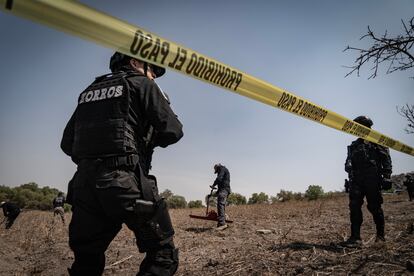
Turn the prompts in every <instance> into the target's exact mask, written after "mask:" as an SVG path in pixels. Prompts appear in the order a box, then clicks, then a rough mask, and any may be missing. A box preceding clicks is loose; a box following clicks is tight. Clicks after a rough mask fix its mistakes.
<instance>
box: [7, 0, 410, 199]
mask: <svg viewBox="0 0 414 276" xmlns="http://www.w3.org/2000/svg"><path fill="white" fill-rule="evenodd" d="M80 2H81V3H83V4H86V5H88V6H90V7H93V8H95V9H97V10H100V11H103V12H105V13H108V14H111V15H112V16H115V17H117V18H120V19H122V20H125V21H127V22H129V23H131V24H133V25H137V26H139V27H141V28H144V29H146V30H148V31H150V32H152V33H155V34H157V35H159V36H161V37H163V38H165V39H168V40H170V41H173V42H176V43H178V44H181V45H183V46H185V47H188V48H191V49H193V50H195V51H197V52H199V53H201V54H203V55H206V56H209V57H211V58H214V59H216V60H218V61H220V62H222V63H224V64H227V65H230V66H232V67H234V68H237V69H238V70H240V71H242V72H245V73H247V74H250V75H252V76H254V77H257V78H259V79H262V80H264V81H266V82H269V83H271V84H273V85H276V86H278V87H281V88H283V89H286V90H288V91H289V92H292V93H294V94H295V95H298V96H300V97H303V98H305V99H307V100H310V101H311V102H313V103H315V104H317V105H320V106H322V107H324V108H327V109H329V110H331V111H334V112H337V113H339V114H341V115H343V116H345V117H347V118H350V119H353V118H355V117H357V116H359V115H367V116H369V117H370V118H371V119H372V120H373V121H374V126H373V128H374V129H375V130H377V131H379V132H381V133H383V134H385V135H387V136H389V137H391V138H394V139H396V140H399V141H401V142H403V143H405V144H408V145H410V146H414V135H413V134H411V135H409V134H406V133H405V132H404V128H405V127H406V125H407V122H406V120H405V119H404V118H403V117H402V116H401V115H399V114H398V113H397V111H396V106H402V105H405V104H406V103H409V104H413V103H414V80H413V79H412V78H410V77H411V76H413V75H414V72H413V70H411V71H405V72H396V73H393V74H388V75H387V74H385V70H384V69H382V70H381V71H380V72H379V75H378V77H377V78H375V79H370V80H368V77H369V75H370V71H369V67H370V66H366V67H365V68H364V69H363V70H362V71H361V76H360V77H357V76H356V75H352V76H349V77H346V78H345V75H346V73H347V72H348V69H347V68H345V67H344V66H347V65H348V66H349V65H352V64H353V61H354V59H355V58H356V57H357V53H356V52H350V51H347V52H343V50H344V49H345V47H346V46H347V45H351V46H355V47H369V45H370V43H369V41H368V40H359V38H360V37H361V36H362V35H364V34H365V33H366V30H367V26H368V25H369V26H370V27H371V29H372V30H373V31H374V32H377V33H380V34H382V33H383V32H384V31H385V30H387V31H388V33H389V34H391V35H393V34H399V33H401V32H402V25H401V19H404V20H408V19H410V18H411V17H412V16H413V15H414V14H413V13H412V12H413V11H414V2H413V1H412V0H397V1H387V0H367V1H358V0H351V1H328V0H315V1H305V0H293V1H247V0H228V1H216V0H211V1H184V0H176V1H168V0H160V1H139V2H138V1H133V0H124V1H110V0H99V1H98V0H82V1H80ZM0 35H1V43H0V61H1V63H0V64H1V65H0V83H1V90H0V95H1V100H0V185H6V186H11V187H14V186H18V185H21V184H24V183H28V182H36V183H37V184H38V185H39V186H50V187H55V188H58V189H60V190H62V191H66V189H67V183H68V181H69V180H70V179H71V177H72V175H73V173H74V172H75V170H76V166H75V165H74V164H73V163H72V162H71V160H70V158H69V157H68V156H66V155H65V154H64V153H63V152H62V151H61V150H60V140H61V138H62V133H63V129H64V127H65V125H66V123H67V121H68V119H69V117H70V116H71V114H72V112H73V111H74V109H75V107H76V100H77V97H78V95H79V93H81V92H82V91H83V90H84V89H85V88H86V87H87V86H88V85H89V84H90V82H92V81H93V79H94V78H95V77H96V76H98V75H102V74H105V73H107V72H108V70H109V69H108V64H109V58H110V56H111V55H112V53H113V50H111V49H107V48H104V47H102V46H99V45H96V44H94V43H92V42H89V41H85V40H82V39H80V38H77V37H74V36H70V35H67V34H65V33H62V32H59V31H56V30H53V29H50V28H49V27H46V26H43V25H39V24H37V23H34V22H31V21H28V20H26V19H22V18H19V17H16V16H13V15H9V14H5V13H0ZM157 83H158V84H159V86H160V87H161V88H162V89H163V90H164V91H165V92H167V93H168V95H169V97H170V100H171V103H172V108H173V110H174V111H175V113H176V114H177V115H178V117H179V119H180V120H181V122H182V123H183V125H184V137H183V138H182V139H181V140H180V141H179V142H178V143H177V144H174V145H171V146H170V147H168V148H165V149H162V148H157V149H156V151H155V154H154V157H153V170H152V173H153V174H154V175H156V176H157V178H158V185H159V190H160V191H163V190H165V189H169V190H171V191H172V192H173V193H174V194H178V195H182V196H184V197H185V198H186V199H187V201H188V200H198V199H203V198H204V196H205V195H206V194H207V193H209V187H208V186H209V185H211V184H212V183H213V181H214V179H215V175H214V173H213V165H214V164H215V163H219V162H220V163H221V164H224V165H225V166H226V167H227V168H228V169H229V170H230V174H231V187H232V191H233V192H237V193H240V194H242V195H244V196H246V197H247V198H248V197H250V196H251V194H252V193H259V192H265V193H266V194H268V195H270V196H274V195H276V194H277V193H278V192H279V191H280V190H281V189H284V190H290V191H295V192H304V191H305V190H306V189H307V187H308V186H309V185H320V186H322V188H323V189H324V190H325V191H339V190H342V189H343V183H344V179H345V178H347V175H346V173H345V171H344V161H345V158H346V153H347V145H349V144H350V143H351V142H352V141H353V140H355V139H356V137H354V136H351V135H349V134H346V133H343V132H340V131H337V130H334V129H331V128H328V127H326V126H323V125H320V124H317V123H314V122H312V121H309V120H305V119H303V118H301V117H297V116H294V115H292V114H290V113H287V112H284V111H282V110H279V109H276V108H273V107H271V106H268V105H264V104H262V103H260V102H257V101H253V100H251V99H248V98H245V97H242V96H239V95H236V94H233V93H230V92H228V91H227V90H223V89H221V88H219V87H216V86H212V85H209V84H207V83H204V82H201V81H199V80H196V79H192V78H190V77H188V76H185V75H183V74H180V73H177V72H172V71H168V72H167V73H166V74H165V76H164V77H162V78H160V79H157ZM391 158H392V161H393V173H394V174H400V173H405V172H409V171H413V170H414V157H413V156H410V155H407V154H404V153H401V152H398V151H395V150H391Z"/></svg>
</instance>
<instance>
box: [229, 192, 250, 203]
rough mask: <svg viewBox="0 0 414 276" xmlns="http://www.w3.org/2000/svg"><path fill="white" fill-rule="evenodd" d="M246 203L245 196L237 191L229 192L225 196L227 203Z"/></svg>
mask: <svg viewBox="0 0 414 276" xmlns="http://www.w3.org/2000/svg"><path fill="white" fill-rule="evenodd" d="M246 203H247V200H246V197H245V196H243V195H241V194H238V193H231V194H230V195H229V197H228V198H227V204H228V205H245V204H246Z"/></svg>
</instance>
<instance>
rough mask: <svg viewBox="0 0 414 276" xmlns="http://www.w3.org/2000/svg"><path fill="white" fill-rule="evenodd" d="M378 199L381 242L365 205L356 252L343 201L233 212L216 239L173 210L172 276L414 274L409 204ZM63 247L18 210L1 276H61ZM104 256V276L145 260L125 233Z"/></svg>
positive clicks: (58, 234) (62, 237)
mask: <svg viewBox="0 0 414 276" xmlns="http://www.w3.org/2000/svg"><path fill="white" fill-rule="evenodd" d="M384 200H385V203H384V205H383V207H384V212H385V220H386V234H387V242H386V243H385V244H376V243H374V238H375V236H374V234H375V232H374V224H373V222H372V218H371V215H370V214H369V212H368V211H367V210H366V207H365V206H364V219H365V222H364V223H363V227H362V235H363V236H362V238H363V241H364V244H363V247H362V248H359V249H348V248H342V247H341V246H340V245H339V243H340V242H342V241H343V240H344V239H345V238H346V237H347V235H348V229H349V221H348V207H347V204H348V200H347V197H345V196H343V197H338V198H334V199H329V200H320V201H310V202H308V201H300V202H294V201H292V202H285V203H277V204H272V205H249V206H231V207H228V209H227V212H228V214H229V216H230V218H231V219H233V220H234V223H233V224H231V225H230V227H229V228H228V229H226V230H224V231H222V232H216V231H215V230H214V227H215V223H214V222H212V221H201V220H196V219H190V218H189V217H188V215H189V214H190V213H193V214H203V212H204V209H182V210H171V216H172V219H173V223H174V226H175V229H176V236H175V242H176V244H177V246H178V247H179V249H180V267H179V270H178V272H177V275H298V274H303V275H349V274H357V275H414V274H413V273H410V272H409V271H408V270H407V269H406V263H407V261H408V260H414V233H413V230H414V229H413V222H414V202H408V201H407V195H405V194H403V195H386V196H384ZM66 218H67V221H69V220H70V214H66ZM0 219H3V218H2V217H1V216H0ZM260 229H266V230H270V231H269V232H270V233H268V234H260V233H258V232H257V230H260ZM67 244H68V229H67V226H64V225H62V223H61V222H60V220H59V218H58V217H56V218H54V217H53V215H52V213H51V212H40V211H24V212H23V213H22V214H21V215H20V216H19V217H18V219H17V220H16V222H15V224H14V225H13V227H12V229H10V230H8V231H7V230H5V229H4V226H2V227H1V229H0V248H1V250H0V275H65V274H67V273H66V268H67V267H69V266H70V264H71V263H72V261H73V255H72V252H71V251H70V249H69V247H68V245H67ZM106 253H107V254H106V256H107V259H106V265H107V266H106V268H105V272H104V275H135V273H136V272H137V270H138V267H139V264H140V262H141V260H142V258H143V254H140V253H138V251H137V249H136V247H135V241H134V237H133V234H132V233H131V232H130V231H129V230H128V229H127V228H126V227H124V228H123V229H122V231H121V232H120V233H119V234H118V236H117V237H116V238H115V240H114V241H113V242H112V244H111V245H110V247H109V249H108V250H107V252H106Z"/></svg>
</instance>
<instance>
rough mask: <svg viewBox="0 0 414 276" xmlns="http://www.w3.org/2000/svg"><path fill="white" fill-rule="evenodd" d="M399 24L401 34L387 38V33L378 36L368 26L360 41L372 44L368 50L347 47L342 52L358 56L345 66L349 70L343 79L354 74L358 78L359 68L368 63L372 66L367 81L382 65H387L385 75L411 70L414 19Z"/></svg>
mask: <svg viewBox="0 0 414 276" xmlns="http://www.w3.org/2000/svg"><path fill="white" fill-rule="evenodd" d="M401 22H402V25H403V27H404V32H403V34H400V35H397V36H396V37H389V36H388V33H387V31H385V33H384V35H383V36H378V35H376V34H374V32H373V31H372V30H371V28H370V27H369V26H368V32H367V34H365V35H363V36H362V37H361V38H360V40H362V39H364V38H368V39H371V40H372V42H373V44H372V46H371V47H370V48H369V49H362V48H356V47H351V46H347V47H346V48H345V50H344V52H345V51H348V50H353V51H357V52H358V53H359V56H358V58H356V59H355V62H354V65H352V66H345V67H346V68H350V69H351V71H349V72H348V73H347V74H346V75H345V77H347V76H349V75H351V74H352V73H354V72H356V73H357V75H358V77H359V71H360V69H361V67H362V66H363V65H364V64H366V63H370V62H372V63H373V66H372V67H371V71H372V74H371V75H370V76H369V78H368V79H371V78H375V77H376V76H377V73H378V67H379V65H380V64H383V63H386V64H388V69H387V74H389V73H392V72H395V71H404V70H407V69H411V68H413V67H414V53H413V50H412V49H411V48H412V47H413V45H414V17H413V18H411V20H410V21H408V22H404V20H401ZM413 78H414V76H413Z"/></svg>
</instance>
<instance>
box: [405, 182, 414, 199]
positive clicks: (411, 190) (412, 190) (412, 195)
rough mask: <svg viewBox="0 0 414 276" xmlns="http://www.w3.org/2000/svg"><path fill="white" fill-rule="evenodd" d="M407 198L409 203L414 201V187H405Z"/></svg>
mask: <svg viewBox="0 0 414 276" xmlns="http://www.w3.org/2000/svg"><path fill="white" fill-rule="evenodd" d="M407 193H408V198H409V199H410V201H412V200H413V199H414V186H409V187H407Z"/></svg>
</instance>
